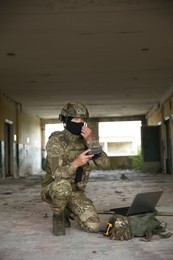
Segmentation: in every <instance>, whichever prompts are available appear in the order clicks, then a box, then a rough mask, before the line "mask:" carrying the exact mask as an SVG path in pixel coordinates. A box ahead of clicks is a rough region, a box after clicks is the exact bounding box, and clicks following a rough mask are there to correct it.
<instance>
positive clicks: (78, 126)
mask: <svg viewBox="0 0 173 260" xmlns="http://www.w3.org/2000/svg"><path fill="white" fill-rule="evenodd" d="M71 119H72V118H67V121H66V127H65V128H66V129H67V130H68V131H69V132H70V133H72V134H74V135H80V134H81V130H82V126H83V125H84V122H81V123H75V122H72V121H71Z"/></svg>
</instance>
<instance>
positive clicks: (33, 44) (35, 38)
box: [0, 0, 173, 118]
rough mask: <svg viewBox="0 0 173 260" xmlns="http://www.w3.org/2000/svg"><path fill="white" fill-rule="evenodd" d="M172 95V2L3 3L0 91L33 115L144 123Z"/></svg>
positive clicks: (56, 0) (53, 0)
mask: <svg viewBox="0 0 173 260" xmlns="http://www.w3.org/2000/svg"><path fill="white" fill-rule="evenodd" d="M172 87H173V1H168V0H167V1H166V0H165V1H163V0H162V1H161V0H150V1H149V0H145V1H142V0H141V1H140V0H136V1H135V0H114V1H113V0H64V1H63V0H30V1H28V0H1V1H0V91H1V93H3V94H5V95H6V96H8V97H10V98H11V99H13V100H15V101H17V102H19V103H21V104H22V107H23V110H25V111H28V112H29V113H31V114H32V115H35V116H38V117H40V118H57V115H58V114H59V112H60V109H61V108H62V106H63V105H64V104H65V103H67V102H69V101H80V102H83V103H84V104H85V105H87V107H88V109H89V112H90V115H91V117H108V116H109V117H117V116H118V117H119V116H136V115H144V114H146V113H147V112H148V111H149V110H150V109H151V108H152V107H153V106H155V105H156V104H157V103H159V102H160V100H161V99H162V98H163V97H164V96H166V94H167V93H168V92H170V91H172Z"/></svg>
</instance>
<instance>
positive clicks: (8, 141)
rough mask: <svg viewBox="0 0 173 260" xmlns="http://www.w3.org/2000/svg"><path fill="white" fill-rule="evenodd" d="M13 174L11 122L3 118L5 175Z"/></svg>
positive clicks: (10, 175)
mask: <svg viewBox="0 0 173 260" xmlns="http://www.w3.org/2000/svg"><path fill="white" fill-rule="evenodd" d="M12 176H13V122H11V121H9V120H5V177H12Z"/></svg>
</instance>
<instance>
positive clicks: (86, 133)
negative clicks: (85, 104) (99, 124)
mask: <svg viewBox="0 0 173 260" xmlns="http://www.w3.org/2000/svg"><path fill="white" fill-rule="evenodd" d="M81 135H82V136H83V138H84V139H85V141H86V143H89V142H91V141H92V131H91V129H90V128H89V127H88V126H83V127H82V130H81Z"/></svg>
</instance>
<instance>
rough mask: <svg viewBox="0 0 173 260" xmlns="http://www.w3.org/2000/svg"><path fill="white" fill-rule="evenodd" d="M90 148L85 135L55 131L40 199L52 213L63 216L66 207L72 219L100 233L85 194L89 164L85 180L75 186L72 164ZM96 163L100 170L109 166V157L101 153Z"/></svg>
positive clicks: (86, 228)
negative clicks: (48, 205) (47, 204)
mask: <svg viewBox="0 0 173 260" xmlns="http://www.w3.org/2000/svg"><path fill="white" fill-rule="evenodd" d="M86 149H88V148H87V146H86V143H85V141H84V139H83V137H82V136H77V135H73V134H71V133H70V132H69V131H68V130H66V129H65V130H63V131H62V132H54V133H52V135H51V136H50V138H49V140H48V143H47V145H46V150H47V158H46V176H45V178H44V180H43V182H42V189H41V197H42V199H43V201H45V202H47V203H49V204H50V206H51V208H52V210H53V212H56V213H61V212H62V211H63V210H64V209H65V208H66V207H68V208H69V209H70V211H71V212H72V215H73V218H74V219H75V220H76V221H77V222H78V223H79V225H80V226H81V227H82V228H83V229H84V230H86V231H88V232H97V231H98V230H99V224H100V221H99V217H98V214H97V212H96V209H95V207H94V205H93V203H92V201H91V200H90V199H89V198H87V197H86V195H85V194H84V191H85V188H86V185H87V183H88V179H89V175H90V172H91V168H90V164H89V162H88V163H86V164H85V165H84V166H82V169H83V175H82V180H81V181H80V182H78V183H75V176H76V169H74V168H73V167H72V166H71V162H72V161H73V160H74V159H75V158H76V157H77V156H78V155H79V154H80V153H82V152H83V151H85V150H86ZM94 163H95V164H96V165H97V166H98V167H101V168H106V167H108V166H109V158H108V157H107V155H106V154H105V153H104V152H103V151H102V152H101V154H100V156H99V157H98V158H96V159H95V160H94Z"/></svg>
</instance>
